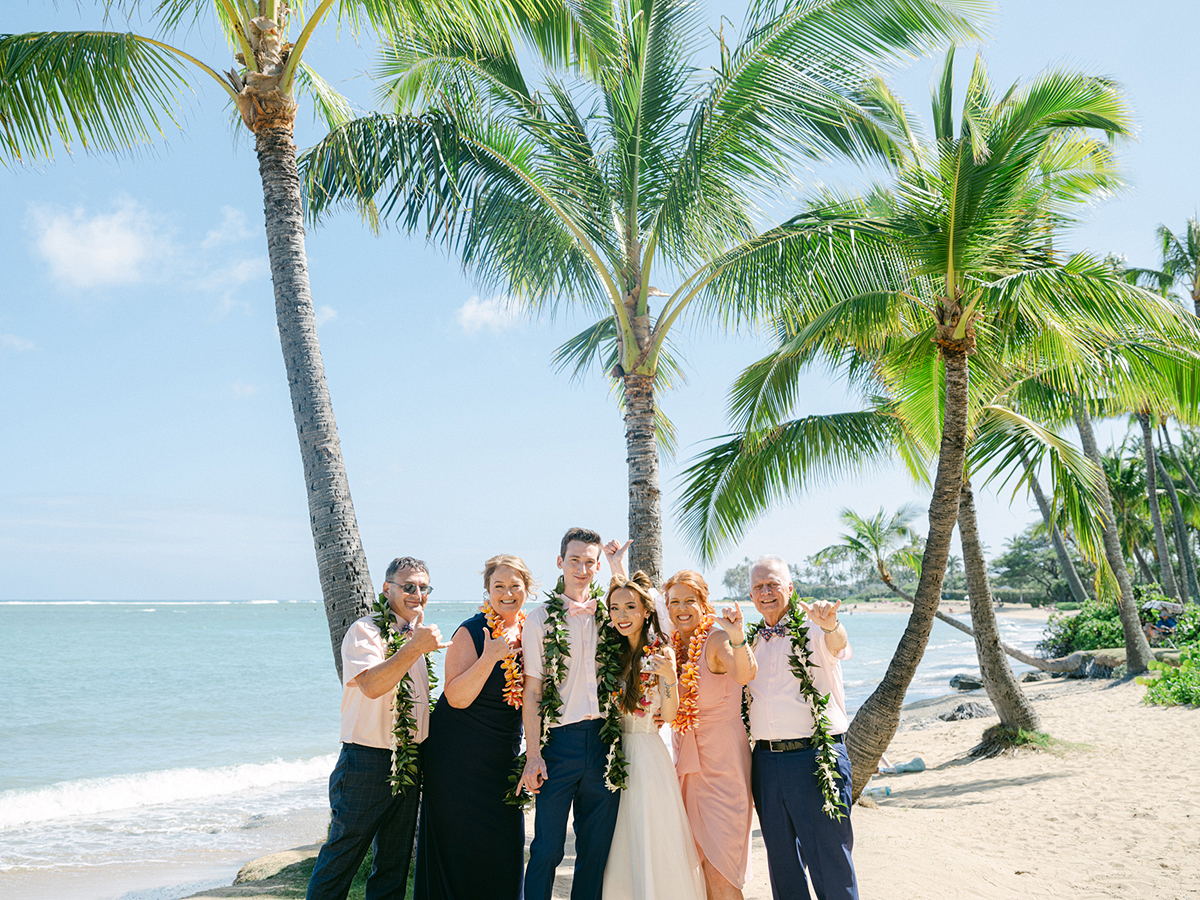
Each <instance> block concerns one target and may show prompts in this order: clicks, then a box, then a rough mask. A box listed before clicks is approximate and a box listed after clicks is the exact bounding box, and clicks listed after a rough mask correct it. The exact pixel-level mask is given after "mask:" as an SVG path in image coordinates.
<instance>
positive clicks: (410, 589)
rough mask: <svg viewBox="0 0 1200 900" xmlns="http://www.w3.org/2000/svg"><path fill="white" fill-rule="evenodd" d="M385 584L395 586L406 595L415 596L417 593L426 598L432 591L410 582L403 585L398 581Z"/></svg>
mask: <svg viewBox="0 0 1200 900" xmlns="http://www.w3.org/2000/svg"><path fill="white" fill-rule="evenodd" d="M387 583H388V584H394V585H396V587H398V588H400V590H402V591H404V593H406V594H416V593H418V592H419V593H420V594H421V596H422V597H428V596H429V594H430V592H431V591H432V590H433V588H432V587H430V586H429V585H427V584H421V585H417V584H413V583H412V582H411V581H406V582H405V583H404V584H400V583H399V582H398V581H389V582H387Z"/></svg>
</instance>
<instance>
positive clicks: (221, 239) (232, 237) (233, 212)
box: [200, 206, 254, 250]
mask: <svg viewBox="0 0 1200 900" xmlns="http://www.w3.org/2000/svg"><path fill="white" fill-rule="evenodd" d="M221 216H222V219H221V224H220V225H218V226H217V227H216V228H214V229H213V230H212V231H210V232H209V233H208V234H206V235H205V236H204V240H202V241H201V242H200V246H201V247H203V248H204V249H205V250H211V249H212V248H214V247H220V246H221V245H222V244H236V243H238V242H239V241H244V240H246V239H247V238H251V237H254V232H252V231H251V230H250V229H249V228H247V227H246V216H245V215H244V214H243V213H242V211H241V210H240V209H234V208H233V207H232V206H222V207H221Z"/></svg>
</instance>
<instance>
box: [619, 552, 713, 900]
mask: <svg viewBox="0 0 1200 900" xmlns="http://www.w3.org/2000/svg"><path fill="white" fill-rule="evenodd" d="M650 590H651V584H650V579H649V577H648V576H647V575H646V574H645V573H643V572H635V573H634V574H633V577H632V578H629V579H626V578H624V577H622V576H620V575H618V576H616V577H614V578H613V580H612V584H611V585H610V586H609V589H608V601H607V602H608V615H609V619H610V621H611V622H612V626H613V627H614V628H615V629H616V630H617V632H618V633H619V634H620V635H621V636H622V637H624V638H625V641H626V644H625V646H624V647H623V648H622V656H621V663H622V669H621V685H622V687H621V695H620V697H619V698H618V703H619V705H620V707H621V711H622V713H623V715H622V716H621V743H622V747H623V748H624V751H625V758H626V760H627V761H628V766H629V768H628V772H629V775H628V779H627V781H626V786H625V791H624V795H623V796H622V797H621V806H620V808H619V810H618V812H617V828H616V832H615V833H614V834H613V839H612V848H611V849H610V850H609V853H608V865H607V867H606V868H605V870H604V900H704V875H703V873H702V872H701V869H700V858H699V856H698V855H697V853H696V845H695V842H694V841H693V840H692V832H691V829H690V828H689V827H688V820H687V812H686V811H685V810H684V807H683V798H682V796H681V795H680V793H679V779H678V777H677V776H676V774H675V766H674V764H672V762H671V756H670V754H669V753H668V752H667V747H666V744H665V743H664V742H663V740H662V738H661V737H659V734H658V727H657V726H656V725H655V724H654V714H655V713H659V714H660V715H661V716H662V718H663V719H665V720H666V721H668V722H669V721H671V719H673V718H674V717H675V711H676V707H677V706H678V705H679V689H678V687H677V686H676V684H675V680H676V677H675V653H674V651H673V650H672V649H671V645H670V644H669V643H666V642H664V641H663V640H662V638H661V637H660V635H661V632H660V631H659V628H658V617H657V615H656V614H655V612H654V600H653V599H652V598H651V595H650Z"/></svg>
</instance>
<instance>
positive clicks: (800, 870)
mask: <svg viewBox="0 0 1200 900" xmlns="http://www.w3.org/2000/svg"><path fill="white" fill-rule="evenodd" d="M792 591H793V587H792V580H791V578H790V577H789V575H788V567H787V563H786V562H784V561H783V560H782V559H779V558H778V557H773V556H766V557H762V558H761V559H758V560H756V561H755V562H753V563H752V564H751V565H750V596H751V598H752V599H753V600H754V606H755V608H757V609H758V611H759V612H760V613H762V616H763V619H764V622H763V625H761V626H759V627H758V628H756V629H755V630H754V655H755V657H756V658H757V659H758V675H757V676H756V677H755V679H754V680H753V681H752V682H750V684H749V687H748V691H749V694H750V735H751V737H752V738H753V739H754V773H753V785H754V805H755V807H756V808H757V810H758V821H759V824H760V825H761V826H762V835H763V843H764V844H765V845H766V848H767V867H768V869H769V870H770V873H771V893H772V895H773V896H774V897H775V900H793V898H796V897H807V896H808V895H809V894H808V885H807V882H806V879H805V876H804V872H805V869H807V870H808V876H809V878H810V879H811V880H812V885H813V890H814V891H815V892H816V895H817V900H826V898H832V897H842V898H849V900H857V898H858V881H857V879H856V877H855V874H854V864H853V862H852V860H851V858H850V851H851V849H852V848H853V846H854V835H853V832H852V831H851V829H850V758H849V757H848V756H847V755H846V744H845V741H844V735H845V731H846V728H847V727H848V726H849V717H848V716H847V715H846V693H845V688H844V687H843V685H842V668H841V661H842V660H844V659H849V658H850V642H849V639H848V638H847V637H846V629H845V628H844V627H842V625H840V624H839V623H838V617H837V613H838V607H839V606H841V601H840V600H839V601H837V602H834V603H830V602H827V601H824V600H817V601H814V602H813V604H812V606H809V605H808V604H806V603H802V602H798V601H793V600H792ZM805 614H807V617H808V621H807V622H805V621H804V615H805ZM801 642H802V643H801ZM794 663H795V664H799V665H800V666H802V667H803V671H804V672H805V673H806V677H805V678H804V679H803V680H802V679H800V678H797V677H796V675H795V674H794V672H793V669H792V666H793V664H794ZM821 697H828V701H827V705H826V708H825V712H824V713H823V714H822V715H820V716H819V717H818V716H817V715H816V709H817V705H816V704H817V702H818V701H819V699H820V698H821ZM823 737H825V738H827V741H826V740H823V739H822V738H823ZM823 747H824V750H825V751H826V752H825V753H824V754H823V753H822V752H821V751H822V748H823ZM822 765H825V766H826V767H827V768H826V772H825V774H826V775H828V777H829V779H830V784H831V789H830V791H829V794H828V795H826V793H825V791H824V790H823V786H822V785H823V780H822V777H821V776H822V771H821V769H822ZM839 806H840V808H839ZM830 813H834V815H830ZM837 814H840V815H841V819H840V820H839V819H837V818H836V815H837Z"/></svg>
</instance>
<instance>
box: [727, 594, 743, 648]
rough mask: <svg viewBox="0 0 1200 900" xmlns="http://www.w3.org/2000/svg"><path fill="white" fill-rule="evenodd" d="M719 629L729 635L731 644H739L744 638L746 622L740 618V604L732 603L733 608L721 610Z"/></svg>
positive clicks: (728, 607)
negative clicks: (722, 629)
mask: <svg viewBox="0 0 1200 900" xmlns="http://www.w3.org/2000/svg"><path fill="white" fill-rule="evenodd" d="M721 627H722V628H724V629H725V633H726V634H728V635H729V640H730V642H731V643H734V644H740V643H741V642H742V641H743V640H745V638H746V620H745V618H744V617H743V616H742V604H741V603H739V602H738V601H736V600H734V601H733V606H726V607H723V608H722V609H721Z"/></svg>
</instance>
